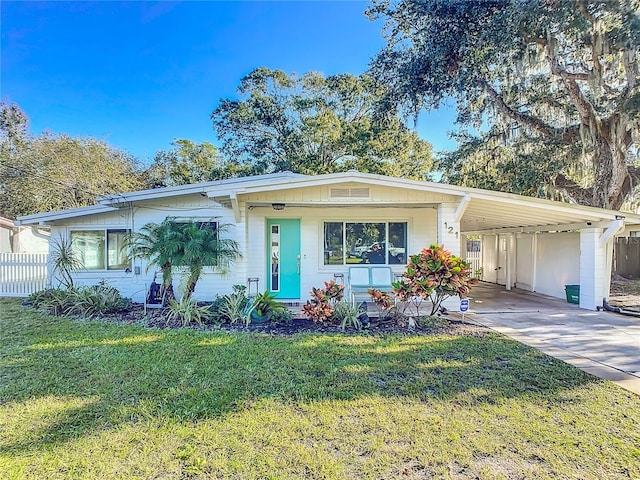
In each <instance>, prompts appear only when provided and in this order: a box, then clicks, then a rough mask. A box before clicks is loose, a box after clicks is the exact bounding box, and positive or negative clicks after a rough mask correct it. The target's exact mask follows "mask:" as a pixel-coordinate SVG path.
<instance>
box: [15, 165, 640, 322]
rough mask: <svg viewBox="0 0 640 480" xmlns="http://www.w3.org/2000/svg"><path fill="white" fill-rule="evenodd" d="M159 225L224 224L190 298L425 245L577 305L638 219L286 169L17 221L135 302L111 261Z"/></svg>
mask: <svg viewBox="0 0 640 480" xmlns="http://www.w3.org/2000/svg"><path fill="white" fill-rule="evenodd" d="M166 217H177V218H178V219H180V218H184V219H195V220H202V221H215V222H217V223H219V224H230V225H231V228H230V229H229V231H228V233H227V235H228V236H230V237H232V238H233V239H235V240H236V241H237V242H238V243H239V245H240V249H241V252H242V258H240V259H239V260H238V261H237V262H236V263H235V264H234V265H233V268H232V269H231V271H228V272H220V271H218V270H217V269H216V268H214V267H212V268H210V269H208V271H207V273H206V275H205V277H204V278H203V279H202V280H201V281H200V282H199V283H198V287H197V289H196V291H195V294H194V296H195V298H198V299H201V300H206V299H210V298H212V297H213V296H214V295H215V294H224V293H228V292H230V291H231V288H232V286H233V285H234V284H245V285H246V284H247V281H248V279H249V278H254V279H258V282H259V288H260V290H265V289H268V290H270V291H272V292H274V293H276V294H277V295H278V298H279V299H281V300H289V301H305V300H306V299H307V298H308V297H309V293H308V292H309V291H310V290H311V288H312V287H314V286H316V287H317V286H322V283H323V281H327V280H331V279H333V278H334V276H335V275H338V276H339V274H343V275H345V276H346V273H347V271H348V269H349V266H350V265H353V264H358V263H371V264H383V265H389V266H390V267H391V268H392V269H393V271H394V273H401V272H402V271H403V270H404V267H405V262H406V259H407V256H408V255H410V254H413V253H417V252H419V251H420V250H421V249H422V248H424V247H426V246H429V245H430V244H432V243H438V244H444V245H445V247H446V248H447V249H448V250H451V251H452V252H453V253H455V254H458V255H462V256H463V257H464V256H465V255H466V245H467V235H473V236H474V237H473V238H475V242H476V243H477V242H479V243H480V245H481V252H482V258H481V265H482V272H483V280H485V281H489V282H495V283H497V284H500V285H504V286H505V288H507V289H510V288H512V287H517V288H523V289H527V290H531V291H536V292H540V293H544V294H547V295H551V296H555V297H564V295H565V285H567V284H575V285H580V306H581V307H582V308H587V309H592V310H593V309H595V308H596V307H597V306H598V305H601V304H602V300H603V298H607V297H608V292H609V285H610V276H611V264H612V261H611V259H612V249H613V240H614V237H615V236H618V235H622V234H625V232H627V231H628V230H630V229H636V230H637V229H640V215H634V214H628V213H621V212H618V211H611V210H604V209H599V208H592V207H584V206H577V205H570V204H566V203H560V202H553V201H548V200H542V199H537V198H529V197H524V196H520V195H513V194H508V193H500V192H493V191H487V190H481V189H474V188H467V187H459V186H453V185H447V184H442V183H431V182H424V181H416V180H408V179H403V178H392V177H387V176H382V175H373V174H366V173H359V172H357V171H349V172H346V173H337V174H327V175H317V176H307V175H299V174H293V173H290V172H284V173H274V174H268V175H261V176H254V177H244V178H234V179H229V180H220V181H213V182H206V183H199V184H192V185H182V186H176V187H167V188H159V189H154V190H143V191H137V192H130V193H122V194H118V195H107V196H104V197H101V198H99V203H98V204H97V205H94V206H89V207H84V208H77V209H70V210H62V211H57V212H50V213H42V214H37V215H29V216H25V217H21V218H20V219H19V221H18V223H19V224H20V225H36V224H39V225H49V226H51V229H52V235H53V236H54V237H58V236H62V237H67V238H71V239H72V240H73V242H74V244H75V245H77V248H78V249H80V250H81V251H82V253H83V258H84V261H85V267H86V269H85V270H84V271H80V272H77V273H76V274H75V275H76V281H77V282H78V283H80V284H82V283H85V284H95V283H97V282H99V281H100V280H102V279H105V280H106V281H107V282H108V283H110V284H111V285H114V286H116V287H118V288H119V289H120V290H121V291H122V292H123V294H124V295H127V296H130V297H132V298H133V299H134V300H137V301H142V300H143V299H144V295H145V292H146V289H147V287H148V285H149V284H150V282H151V281H152V279H153V274H154V272H153V271H149V272H147V268H146V265H145V264H144V262H143V261H142V260H139V259H137V260H134V262H133V264H130V263H129V262H128V261H126V259H124V258H123V257H122V255H121V253H120V251H121V248H120V246H121V242H122V239H123V236H124V235H125V234H126V233H127V232H129V231H138V230H139V229H140V228H141V227H142V226H143V225H145V224H147V223H148V222H155V223H159V222H161V221H163V220H164V219H165V218H166Z"/></svg>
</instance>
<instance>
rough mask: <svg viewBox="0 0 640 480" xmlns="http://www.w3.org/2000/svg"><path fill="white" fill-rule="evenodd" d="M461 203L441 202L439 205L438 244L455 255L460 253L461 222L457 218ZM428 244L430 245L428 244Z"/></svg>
mask: <svg viewBox="0 0 640 480" xmlns="http://www.w3.org/2000/svg"><path fill="white" fill-rule="evenodd" d="M458 206H459V203H441V204H440V206H439V207H438V244H440V245H442V244H443V243H444V248H445V249H446V250H449V251H450V252H451V253H452V254H453V255H456V256H461V255H460V253H461V252H460V250H461V249H460V244H461V242H460V236H461V235H460V222H459V221H458V220H457V219H456V212H457V210H458ZM426 246H428V245H426Z"/></svg>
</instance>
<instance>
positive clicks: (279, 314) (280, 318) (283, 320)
mask: <svg viewBox="0 0 640 480" xmlns="http://www.w3.org/2000/svg"><path fill="white" fill-rule="evenodd" d="M292 321H293V313H291V310H289V309H288V308H286V309H284V310H282V311H275V312H272V313H271V323H277V324H280V325H289V324H290V323H291V322H292Z"/></svg>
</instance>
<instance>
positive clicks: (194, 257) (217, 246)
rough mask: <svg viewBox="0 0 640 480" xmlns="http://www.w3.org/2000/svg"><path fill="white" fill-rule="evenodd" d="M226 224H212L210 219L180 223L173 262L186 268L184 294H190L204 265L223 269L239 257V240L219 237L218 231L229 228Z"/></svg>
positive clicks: (187, 295)
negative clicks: (179, 238)
mask: <svg viewBox="0 0 640 480" xmlns="http://www.w3.org/2000/svg"><path fill="white" fill-rule="evenodd" d="M228 228H229V225H218V226H217V228H213V227H212V226H211V225H210V224H209V223H203V222H194V221H189V222H185V223H181V224H180V235H181V240H182V246H181V249H180V251H179V252H178V254H177V256H176V263H175V264H176V265H180V266H181V267H185V268H186V269H187V270H188V272H189V276H188V278H187V284H186V287H185V292H184V295H185V297H187V298H191V295H192V294H193V292H194V290H195V289H196V284H197V283H198V280H200V277H202V272H203V271H204V267H205V266H215V267H217V268H220V269H222V270H225V269H227V268H228V267H229V266H230V265H231V263H233V262H235V261H236V260H237V259H238V257H240V249H239V247H238V242H236V241H235V240H232V239H229V238H220V233H223V232H226V231H228Z"/></svg>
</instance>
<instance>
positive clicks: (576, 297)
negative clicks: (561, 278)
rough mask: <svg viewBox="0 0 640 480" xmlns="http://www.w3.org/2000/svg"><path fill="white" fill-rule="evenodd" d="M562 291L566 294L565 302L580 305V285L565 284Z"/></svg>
mask: <svg viewBox="0 0 640 480" xmlns="http://www.w3.org/2000/svg"><path fill="white" fill-rule="evenodd" d="M564 291H565V293H566V294H567V302H569V303H575V304H576V305H580V285H565V286H564Z"/></svg>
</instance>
